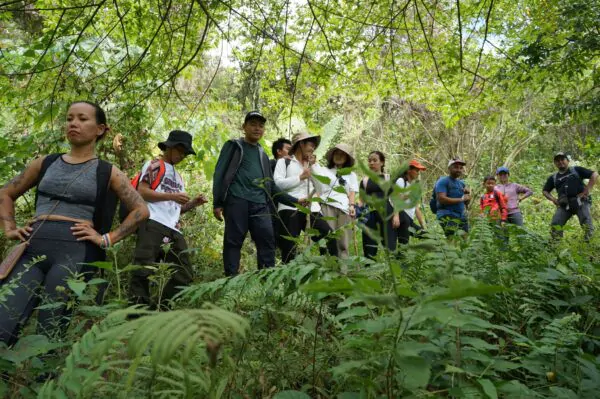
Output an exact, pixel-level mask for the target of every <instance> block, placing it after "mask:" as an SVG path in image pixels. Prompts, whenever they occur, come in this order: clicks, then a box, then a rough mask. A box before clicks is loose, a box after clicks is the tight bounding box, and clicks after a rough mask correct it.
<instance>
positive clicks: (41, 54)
mask: <svg viewBox="0 0 600 399" xmlns="http://www.w3.org/2000/svg"><path fill="white" fill-rule="evenodd" d="M599 27H600V2H598V1H597V0H592V1H582V0H574V1H566V0H548V1H545V0H538V1H533V0H527V1H517V2H511V1H503V0H484V1H461V0H455V1H437V0H432V1H430V0H407V1H395V0H392V1H389V0H385V1H373V0H369V1H356V2H346V1H336V0H310V1H306V2H305V1H299V0H298V1H296V0H294V1H292V0H286V1H284V0H278V1H263V2H255V1H241V0H240V1H236V0H232V1H224V0H215V1H201V0H190V1H180V0H158V1H146V0H137V1H133V0H131V1H129V0H123V1H121V0H113V1H107V0H101V1H95V2H94V1H83V0H69V1H66V0H41V1H23V0H12V1H4V2H3V3H0V32H1V34H0V57H1V58H0V90H1V93H2V94H1V95H0V104H1V108H0V154H1V155H2V156H0V176H2V180H4V181H8V179H9V178H10V177H11V176H13V175H15V174H16V173H17V172H18V171H20V170H21V169H22V168H23V167H24V166H25V164H26V163H27V162H29V161H30V160H31V159H33V158H34V157H36V156H40V155H44V154H48V153H51V152H56V151H61V150H64V149H65V148H66V147H65V142H64V138H63V137H64V136H63V131H62V126H63V120H64V114H65V111H66V107H67V105H68V103H69V102H71V101H74V100H78V99H88V100H92V101H96V102H99V103H100V104H101V105H102V106H103V107H104V108H105V109H106V110H107V114H108V118H109V124H110V125H111V128H112V130H111V132H110V134H109V137H108V138H107V139H106V140H104V141H103V142H101V143H100V145H99V147H98V152H99V154H100V156H101V157H103V158H105V159H108V160H110V161H112V162H113V163H115V164H117V165H119V166H120V167H121V168H122V169H124V170H126V171H127V173H128V174H130V175H133V174H134V173H135V172H136V170H137V169H139V167H140V166H141V164H142V162H143V160H144V159H148V158H149V157H150V156H151V155H155V154H157V151H158V150H157V148H156V143H157V142H158V141H161V140H163V139H164V138H165V137H166V135H167V133H168V131H169V130H171V129H184V130H188V131H190V132H191V133H192V134H193V135H194V147H195V149H196V151H197V153H198V154H197V156H196V157H188V159H186V161H185V162H184V163H183V164H182V165H181V170H183V171H184V175H185V178H186V180H187V181H188V191H190V192H191V193H192V194H194V193H197V192H206V193H208V192H210V186H211V181H210V180H211V176H212V171H213V170H214V166H215V163H216V158H217V156H218V153H219V150H220V148H221V146H222V144H223V143H224V142H225V141H226V140H227V139H229V138H232V137H236V136H239V135H240V134H241V123H242V119H243V115H244V114H245V112H247V111H249V110H252V109H260V110H261V111H262V112H263V114H264V115H265V116H266V117H267V119H268V121H269V122H268V123H267V133H266V135H265V138H264V144H265V146H266V147H270V144H271V142H272V141H274V140H275V139H276V138H278V137H282V136H283V137H288V138H289V137H291V135H292V133H293V132H295V131H297V130H299V129H308V130H310V131H311V132H315V133H319V134H321V135H322V137H323V141H322V145H321V147H320V149H319V153H318V154H319V155H320V157H322V156H323V155H324V153H325V151H326V150H327V148H329V147H330V146H332V145H334V144H336V143H338V142H342V141H343V142H345V143H348V144H350V145H351V146H352V147H353V148H354V151H355V155H356V156H357V158H358V159H361V160H363V161H364V160H365V158H366V155H367V154H368V152H370V151H372V150H380V151H382V152H384V153H385V154H386V155H387V156H388V168H390V169H396V170H397V169H398V168H399V167H400V166H401V164H402V163H403V162H404V161H407V160H409V159H411V158H416V159H419V160H420V161H421V162H423V163H424V164H426V166H427V167H428V170H427V172H426V173H424V174H423V178H422V186H421V187H422V191H423V198H428V193H429V192H430V191H431V187H432V185H433V183H434V181H435V180H436V179H437V178H438V177H439V176H441V175H443V174H444V173H445V165H446V163H447V160H448V159H450V158H452V157H454V156H461V157H463V158H464V159H466V160H467V163H468V164H467V181H468V183H469V184H470V185H471V186H472V187H474V188H475V189H476V192H477V191H478V190H480V187H481V179H482V178H483V176H485V175H487V174H491V173H493V171H494V170H495V169H496V167H498V166H501V165H506V166H508V167H510V168H511V179H512V180H513V181H517V182H520V183H522V184H526V185H528V186H530V187H531V188H533V190H534V191H535V193H536V194H535V196H534V198H532V199H530V200H528V201H526V202H524V203H523V210H524V214H525V219H526V224H527V225H526V228H527V234H526V235H525V236H521V235H519V238H518V239H515V240H513V241H511V248H510V250H509V251H507V252H505V253H504V254H503V253H502V252H501V251H499V249H498V248H497V247H496V246H495V244H494V243H493V240H492V239H491V238H490V236H491V235H490V231H488V230H489V229H487V227H486V226H484V225H481V224H479V225H478V224H477V223H475V224H476V228H475V233H474V234H472V237H471V238H469V240H468V241H467V242H466V243H465V244H464V245H460V246H449V245H448V244H446V243H445V241H443V240H441V239H439V237H433V238H431V240H430V242H429V241H428V242H427V243H425V244H412V245H411V249H410V252H409V256H408V262H409V263H410V266H409V268H408V271H407V269H399V266H398V264H397V263H396V261H395V260H390V259H381V261H380V262H379V263H377V264H376V265H374V266H373V267H372V268H370V269H369V270H368V271H365V270H364V268H362V269H361V268H360V267H359V265H358V263H356V262H354V263H352V262H349V263H348V265H346V267H339V266H334V265H332V264H331V262H330V261H329V260H327V259H323V258H320V257H318V256H312V255H307V257H306V258H302V259H301V260H299V261H298V262H297V263H295V264H294V265H292V266H291V267H289V268H286V269H278V270H277V271H271V272H264V273H248V274H247V275H246V276H245V277H241V278H237V279H234V280H232V282H227V280H224V279H219V278H220V277H221V276H222V263H221V246H222V225H221V224H219V223H218V222H217V221H216V220H215V219H214V218H213V217H212V212H211V211H212V210H211V207H210V205H208V204H207V205H206V206H205V207H204V208H201V209H198V210H197V211H196V212H195V213H193V214H192V215H190V216H187V215H186V217H185V218H184V220H183V222H184V231H185V234H186V236H187V237H188V238H189V242H190V247H192V248H194V251H193V254H194V259H195V264H196V266H197V281H198V284H197V285H195V286H194V287H192V288H191V289H190V290H189V291H188V292H187V293H186V294H185V295H183V296H182V297H181V298H180V300H179V302H178V306H179V308H178V309H179V310H178V311H177V312H170V313H171V314H172V315H171V316H168V315H165V314H152V315H149V316H148V317H145V318H141V319H139V320H136V321H132V322H125V321H123V320H122V319H123V317H122V316H123V313H122V312H127V311H126V310H120V311H119V310H117V309H122V308H124V307H125V302H124V300H123V295H124V292H125V287H126V276H127V268H125V269H123V268H122V266H125V265H127V264H128V262H130V261H131V247H132V245H133V241H132V240H129V241H127V242H125V243H124V244H122V245H121V246H120V247H119V249H118V251H117V252H115V253H114V257H113V260H114V262H110V264H106V265H103V267H104V268H105V269H106V273H107V274H106V275H105V276H104V277H103V278H105V279H107V280H108V281H109V282H110V283H111V286H110V290H109V300H108V302H107V304H105V305H102V306H99V305H94V304H93V303H92V302H93V301H91V300H90V298H91V295H92V294H93V293H94V290H95V288H96V287H95V285H97V283H98V281H96V282H95V283H93V284H85V283H82V282H81V281H79V280H78V279H77V276H74V279H73V283H72V285H71V284H70V285H69V289H72V290H73V291H74V292H75V293H76V294H77V296H78V299H79V302H82V303H83V304H86V305H85V306H81V307H80V309H82V310H78V312H77V313H75V314H74V316H73V317H74V321H77V323H73V327H72V328H71V331H70V333H69V334H70V335H69V337H68V339H67V340H66V341H65V342H63V343H60V344H57V343H54V342H49V341H48V340H45V339H44V338H43V337H40V336H37V335H34V334H33V330H31V334H30V335H27V336H26V338H29V341H25V342H27V343H26V344H22V346H21V347H20V348H17V349H13V350H10V349H4V350H3V352H2V353H3V355H2V359H3V362H4V365H3V366H2V367H3V368H4V369H5V370H7V371H6V373H5V375H6V376H7V378H6V379H5V382H4V385H3V389H4V390H5V392H6V394H7V395H9V394H10V395H14V394H19V395H22V396H26V397H29V396H35V395H41V396H43V395H48V396H49V397H52V396H56V395H67V396H73V397H75V396H82V397H97V395H101V396H113V395H125V396H127V397H133V396H136V395H137V396H140V397H146V396H148V395H155V396H162V397H171V396H182V397H183V396H186V397H199V396H211V397H221V396H224V397H231V396H232V395H233V396H235V395H238V396H239V395H241V396H246V397H271V396H278V397H281V398H283V397H302V396H294V395H309V396H312V397H317V396H321V397H344V398H346V397H348V398H350V397H378V396H380V395H387V396H388V397H400V396H409V395H414V396H415V397H435V396H437V395H441V396H448V395H450V396H455V397H463V396H465V397H467V396H469V395H474V396H476V397H477V395H479V396H481V397H495V396H503V395H505V396H507V395H508V396H510V397H518V396H519V395H522V397H533V396H536V395H539V396H547V397H559V396H560V395H563V396H560V397H596V396H593V395H598V393H597V392H598V390H597V387H598V385H599V384H600V374H599V370H598V364H599V361H598V357H597V356H598V348H599V344H598V341H597V340H598V336H600V331H599V328H598V324H597V309H598V302H597V298H598V295H597V294H598V288H599V285H598V279H597V270H598V256H597V249H598V240H597V238H596V239H595V240H594V241H593V242H592V244H590V245H586V244H583V243H582V242H581V234H580V230H579V228H578V226H576V225H575V224H573V222H572V224H571V227H570V228H569V229H568V230H569V231H568V234H567V237H566V238H567V239H566V240H565V241H564V242H563V243H562V245H561V246H560V247H559V248H553V249H552V248H550V249H549V248H548V246H547V245H546V244H547V238H548V224H549V220H550V218H551V214H552V211H553V206H552V204H551V203H550V202H549V201H546V200H544V199H543V198H542V196H541V187H542V185H543V183H544V181H545V179H546V178H547V177H548V176H549V175H550V174H551V173H553V171H554V167H553V165H552V155H553V153H554V152H556V151H566V152H568V153H570V154H571V155H572V156H573V158H574V161H575V162H574V163H577V164H579V165H582V166H586V167H589V168H591V169H594V170H598V155H599V154H600V136H599V135H598V128H599V124H600V114H599V113H598V107H599V104H600V72H599V55H600V39H599V37H600V35H599V33H600V32H599ZM119 148H121V149H120V150H119V151H117V150H116V149H119ZM359 174H361V173H359ZM32 199H33V196H26V197H24V198H23V200H22V201H20V203H19V204H18V205H19V212H18V217H19V219H20V221H25V220H27V218H28V217H29V216H30V215H31V212H32V209H33V204H32ZM425 212H426V214H427V217H428V219H429V221H430V222H432V221H433V215H431V213H429V211H428V210H426V211H425ZM598 215H599V207H598V205H597V203H594V206H593V216H594V219H596V220H597V219H598ZM433 230H435V228H433ZM515 234H516V233H515ZM2 245H3V248H4V250H6V248H8V243H6V242H5V241H2ZM420 245H421V246H420ZM423 245H424V247H423ZM309 252H310V251H309ZM313 252H314V251H313ZM311 256H312V257H311ZM424 257H428V258H427V259H425V258H424ZM253 259H254V256H253V249H252V246H251V245H248V246H247V247H246V248H245V251H244V258H243V264H244V267H245V269H246V270H248V271H249V270H253V269H255V264H254V260H253ZM119 266H121V268H119ZM525 266H526V267H525ZM167 269H168V268H165V270H166V271H165V270H162V269H161V272H165V273H168V270H167ZM349 270H350V271H349ZM557 270H558V272H557ZM265 280H267V281H268V283H265ZM324 280H326V281H328V283H327V284H325V283H324ZM458 281H460V282H461V283H460V284H458V283H457V282H458ZM375 282H376V283H375ZM157 286H158V287H160V279H158V280H157ZM477 295H484V296H483V297H478V298H474V296H477ZM523 295H525V298H524V297H523ZM484 298H485V299H484ZM207 303H211V304H212V305H208V304H207ZM448 303H450V304H451V305H452V306H447V305H448ZM216 306H219V307H218V308H217V307H216ZM523 306H525V309H524V308H523ZM112 311H116V312H117V313H116V315H115V314H113V313H111V312H112ZM119 312H121V313H119ZM109 313H110V316H107V315H109ZM417 316H418V317H417ZM119 317H120V318H119ZM165 317H171V318H173V319H169V320H167V319H165ZM177 318H179V319H177ZM469 318H477V320H475V321H474V320H473V319H469ZM467 319H468V320H467ZM90 320H91V321H94V322H96V324H95V325H94V327H92V329H91V330H89V328H90ZM457 320H458V321H457ZM165 322H169V323H172V324H176V325H184V326H187V328H188V330H185V329H184V330H183V331H182V330H178V329H167V330H169V331H164V334H166V335H164V336H161V338H162V340H161V341H158V340H157V341H152V340H151V338H149V337H147V336H146V337H141V338H140V337H138V336H134V337H132V336H131V335H127V334H132V333H131V331H141V330H143V329H146V330H153V329H155V328H159V327H160V326H162V325H164V323H165ZM136 323H137V324H136ZM144 323H146V324H144ZM486 323H487V324H486ZM192 326H196V327H198V328H199V330H198V331H200V332H198V331H196V330H194V329H193V328H192ZM492 331H493V332H492ZM111 334H113V335H111ZM119 334H120V335H119ZM168 334H172V335H170V336H169V335H168ZM373 334H375V341H376V343H375V342H373ZM432 334H433V335H434V336H435V337H434V336H432ZM463 334H464V336H463ZM182 336H186V338H189V336H193V337H194V338H193V339H189V340H187V341H186V342H185V345H184V341H181V340H179V338H181V337H182ZM136 337H137V340H136V339H134V338H136ZM126 338H127V339H126ZM111 340H112V343H111V344H110V345H109V344H107V342H111ZM160 342H162V343H164V342H171V343H173V345H172V346H171V347H169V348H164V347H163V346H161V345H160V344H159V343H160ZM434 342H435V344H434ZM467 342H468V343H467ZM118 343H119V344H118ZM174 343H178V344H180V345H175V344H174ZM269 343H271V346H269ZM72 345H74V346H73V348H71V346H72ZM135 345H138V346H135ZM182 345H183V346H182ZM31 348H33V349H31ZM140 348H142V349H140ZM199 348H200V349H199ZM50 350H54V351H58V353H59V354H60V355H59V356H58V358H55V357H52V358H44V357H43V356H40V355H41V354H43V353H45V352H48V351H50ZM157 353H158V354H157ZM182 353H183V354H182ZM309 353H310V355H308V354H309ZM269 354H271V355H269ZM484 357H485V359H484ZM107 359H108V360H110V361H107ZM502 362H504V363H502ZM49 370H60V372H58V374H59V375H60V378H57V379H56V380H54V381H51V382H46V383H45V384H44V382H43V381H40V382H39V383H35V384H33V383H30V382H29V378H30V377H31V376H35V375H37V374H40V373H42V372H48V371H49ZM301 391H302V392H304V393H301ZM285 395H287V396H285ZM340 395H341V396H340ZM344 395H345V396H344ZM353 395H354V396H353ZM515 395H516V396H515ZM557 395H558V396H557ZM573 395H574V396H573ZM590 395H592V396H590Z"/></svg>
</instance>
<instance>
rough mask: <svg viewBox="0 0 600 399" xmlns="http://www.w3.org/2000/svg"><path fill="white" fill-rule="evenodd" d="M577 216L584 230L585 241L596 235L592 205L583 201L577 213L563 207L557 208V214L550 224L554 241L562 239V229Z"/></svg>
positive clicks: (555, 213)
mask: <svg viewBox="0 0 600 399" xmlns="http://www.w3.org/2000/svg"><path fill="white" fill-rule="evenodd" d="M575 215H577V218H578V219H579V224H580V225H581V227H582V228H583V231H584V234H585V235H584V237H585V240H586V241H589V240H590V238H591V237H592V234H593V233H594V223H593V221H592V213H591V203H590V202H589V201H582V202H581V206H580V207H579V209H578V210H577V212H575V213H572V212H570V211H568V210H566V209H565V208H563V207H561V206H559V207H558V208H556V212H554V216H552V222H551V223H550V224H551V231H550V233H551V234H552V238H553V239H558V238H562V236H563V231H562V227H563V226H564V225H565V224H567V222H568V221H569V219H571V218H572V217H573V216H575Z"/></svg>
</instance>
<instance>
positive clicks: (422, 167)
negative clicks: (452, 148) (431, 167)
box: [408, 159, 427, 170]
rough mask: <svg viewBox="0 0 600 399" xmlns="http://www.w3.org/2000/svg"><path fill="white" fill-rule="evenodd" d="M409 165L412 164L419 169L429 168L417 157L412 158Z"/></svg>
mask: <svg viewBox="0 0 600 399" xmlns="http://www.w3.org/2000/svg"><path fill="white" fill-rule="evenodd" d="M408 166H411V167H413V168H415V169H419V170H427V168H426V167H425V166H423V165H421V163H420V162H419V161H417V160H416V159H413V160H411V161H410V162H409V163H408Z"/></svg>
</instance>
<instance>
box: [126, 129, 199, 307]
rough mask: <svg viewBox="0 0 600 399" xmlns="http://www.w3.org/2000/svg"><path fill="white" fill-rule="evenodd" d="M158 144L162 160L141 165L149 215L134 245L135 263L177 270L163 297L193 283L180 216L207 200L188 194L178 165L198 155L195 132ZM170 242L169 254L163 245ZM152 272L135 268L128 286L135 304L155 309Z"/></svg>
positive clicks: (180, 133) (177, 134) (175, 133)
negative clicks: (170, 264) (180, 225)
mask: <svg viewBox="0 0 600 399" xmlns="http://www.w3.org/2000/svg"><path fill="white" fill-rule="evenodd" d="M158 147H159V148H160V149H161V150H162V151H163V153H162V155H161V157H160V158H159V159H154V160H152V161H148V162H146V163H145V164H144V166H143V167H142V172H141V174H140V180H139V185H138V187H137V189H138V192H139V193H140V195H141V196H142V198H143V199H144V200H145V201H146V202H147V204H148V209H149V210H150V218H149V219H148V221H147V222H145V223H143V224H141V225H140V227H139V229H138V232H137V242H136V246H135V253H134V261H133V264H135V265H152V264H154V263H156V262H165V263H172V264H174V265H175V270H174V271H173V274H172V275H171V277H170V279H169V281H168V282H167V284H166V285H165V287H164V288H163V291H162V297H161V299H166V300H168V299H170V298H172V297H173V296H174V295H175V294H176V293H177V292H178V291H179V289H178V288H177V287H180V286H185V285H189V284H190V283H191V282H192V278H193V273H192V265H191V262H190V259H189V255H188V253H187V243H186V241H185V238H184V237H183V234H181V232H180V231H179V230H178V229H177V224H178V222H179V216H180V214H181V213H185V212H187V211H189V210H192V209H194V208H195V207H197V206H199V205H202V204H204V203H206V202H207V199H206V197H205V196H204V195H202V194H200V195H198V196H197V197H196V198H194V199H191V200H190V197H189V196H188V194H186V193H185V186H184V183H183V179H182V178H181V175H180V174H179V173H177V171H176V170H175V165H177V164H178V163H179V162H181V161H182V160H183V159H184V158H185V157H186V156H187V155H190V154H196V153H195V152H194V150H193V149H192V135H191V134H189V133H188V132H184V131H181V130H174V131H172V132H170V133H169V138H168V139H167V140H166V141H164V142H161V143H158ZM167 243H170V247H169V250H168V252H167V253H164V252H163V250H162V246H163V245H164V244H167ZM150 275H151V271H150V269H148V268H142V269H138V270H135V271H133V273H132V276H131V281H130V285H129V296H130V299H131V301H132V302H133V303H138V304H146V305H150V306H151V307H152V308H154V307H155V306H156V305H160V304H155V303H153V301H152V299H151V295H150V281H149V276H150Z"/></svg>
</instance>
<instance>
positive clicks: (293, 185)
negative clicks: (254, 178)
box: [273, 156, 321, 212]
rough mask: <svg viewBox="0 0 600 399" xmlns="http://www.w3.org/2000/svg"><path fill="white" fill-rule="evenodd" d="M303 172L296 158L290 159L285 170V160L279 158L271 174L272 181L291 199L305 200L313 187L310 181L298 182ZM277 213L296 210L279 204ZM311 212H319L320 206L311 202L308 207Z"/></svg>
mask: <svg viewBox="0 0 600 399" xmlns="http://www.w3.org/2000/svg"><path fill="white" fill-rule="evenodd" d="M303 170H304V168H303V166H302V164H301V163H300V162H298V160H297V159H296V157H294V156H292V159H290V165H289V166H288V167H287V168H286V165H285V158H279V159H278V160H277V165H275V172H274V173H273V180H274V181H275V184H277V187H279V188H280V189H281V190H283V191H285V192H287V193H288V194H289V195H291V196H292V197H296V198H298V199H300V198H307V197H308V195H309V194H312V193H313V191H314V185H313V183H312V181H311V180H312V179H304V180H300V175H301V174H302V171H303ZM277 210H278V211H282V210H293V211H294V210H296V208H294V207H292V206H288V205H284V204H282V203H279V205H278V207H277ZM310 211H311V212H320V211H321V206H320V205H319V203H318V202H312V203H311V205H310Z"/></svg>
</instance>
